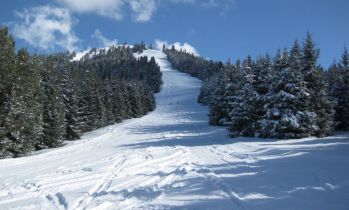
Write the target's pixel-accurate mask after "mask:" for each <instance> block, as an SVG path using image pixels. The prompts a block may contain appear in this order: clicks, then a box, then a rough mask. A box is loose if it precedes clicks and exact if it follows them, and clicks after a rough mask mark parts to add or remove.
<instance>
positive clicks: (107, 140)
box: [0, 50, 349, 210]
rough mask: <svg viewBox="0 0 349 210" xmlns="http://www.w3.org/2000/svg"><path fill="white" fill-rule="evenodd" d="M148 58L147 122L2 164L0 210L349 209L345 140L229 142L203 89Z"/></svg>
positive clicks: (160, 59)
mask: <svg viewBox="0 0 349 210" xmlns="http://www.w3.org/2000/svg"><path fill="white" fill-rule="evenodd" d="M143 55H147V56H155V58H156V61H157V63H158V64H159V65H160V66H161V70H162V72H163V81H164V85H163V88H162V91H161V92H160V93H159V94H157V96H156V99H157V109H156V110H155V111H154V112H151V113H149V114H148V115H146V116H144V117H142V118H138V119H132V120H127V121H125V122H123V123H121V124H117V125H112V126H108V127H106V128H103V129H99V130H97V131H94V132H91V133H88V134H86V135H84V136H83V138H82V140H79V141H75V142H69V143H68V145H66V146H64V147H62V148H57V149H52V150H45V151H41V152H40V153H36V154H34V155H32V156H29V157H23V158H18V159H4V160H0V209H1V210H6V209H23V210H30V209H33V210H38V209H61V210H65V209H267V210H271V209H275V210H280V209H283V210H285V209H290V210H291V209H293V210H297V209H317V210H319V209H328V210H332V209H336V210H340V209H343V210H344V209H348V206H349V134H348V133H341V134H337V135H336V136H333V137H328V138H323V139H311V138H308V139H302V140H280V141H275V140H267V139H249V138H236V139H231V138H228V137H227V134H228V133H227V131H226V130H225V129H224V128H219V127H212V126H208V125H207V120H208V119H207V108H206V107H203V106H201V105H199V104H197V103H196V98H197V95H198V93H199V88H200V81H198V80H197V79H195V78H192V77H189V76H188V75H186V74H183V73H179V72H177V71H175V70H173V69H171V67H170V64H169V63H168V61H167V60H166V56H165V55H164V54H163V53H162V52H161V51H156V50H146V51H145V52H144V53H143Z"/></svg>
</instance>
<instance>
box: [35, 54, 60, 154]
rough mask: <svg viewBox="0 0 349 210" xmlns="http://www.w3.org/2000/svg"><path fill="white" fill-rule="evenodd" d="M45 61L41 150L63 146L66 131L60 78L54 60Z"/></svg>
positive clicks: (43, 68)
mask: <svg viewBox="0 0 349 210" xmlns="http://www.w3.org/2000/svg"><path fill="white" fill-rule="evenodd" d="M44 59H45V60H44V63H43V65H42V69H41V86H42V89H43V100H42V104H43V122H44V125H43V139H42V142H41V143H40V144H38V145H37V147H38V148H40V149H41V148H50V147H58V146H60V145H62V142H63V137H64V135H65V131H66V121H65V111H64V103H63V100H62V97H61V94H60V93H61V91H60V90H59V81H58V76H57V74H56V72H55V70H54V64H53V60H52V58H44Z"/></svg>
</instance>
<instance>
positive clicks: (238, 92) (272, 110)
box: [164, 33, 349, 139]
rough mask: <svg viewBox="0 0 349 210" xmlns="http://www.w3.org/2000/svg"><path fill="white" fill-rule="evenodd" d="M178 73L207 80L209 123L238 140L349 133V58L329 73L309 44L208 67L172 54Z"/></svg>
mask: <svg viewBox="0 0 349 210" xmlns="http://www.w3.org/2000/svg"><path fill="white" fill-rule="evenodd" d="M164 52H165V53H166V54H167V56H168V60H169V61H170V62H171V64H172V65H173V67H174V68H176V69H178V70H180V71H182V72H185V73H189V74H190V75H192V76H194V77H198V78H199V79H201V80H202V88H201V93H200V95H199V97H198V101H199V102H200V103H202V104H204V105H208V106H209V121H210V122H209V123H210V124H212V125H221V126H227V127H228V129H229V130H230V132H231V136H232V137H236V136H249V137H263V138H281V139H283V138H304V137H309V136H316V137H323V136H327V135H329V134H331V133H332V132H333V131H334V130H346V131H348V130H349V121H348V119H349V54H348V51H347V49H346V48H345V49H344V52H343V55H342V57H341V59H340V62H334V63H333V65H332V66H331V67H330V68H329V69H325V68H323V67H321V66H319V65H318V64H317V59H318V57H319V53H320V50H319V49H317V47H316V45H315V43H314V41H313V39H312V37H311V35H310V34H309V33H308V34H307V36H306V38H305V40H304V42H303V43H302V44H300V43H299V42H298V41H295V42H294V44H293V46H292V48H291V49H290V50H289V49H283V50H278V51H277V52H276V54H275V55H274V56H271V55H268V54H267V55H263V56H259V57H257V58H256V59H252V57H251V56H248V57H247V58H246V59H244V60H243V61H240V60H237V61H236V62H235V63H232V62H231V61H230V60H229V61H228V62H227V63H225V64H223V63H221V62H214V61H208V60H206V59H204V58H202V57H198V56H195V55H193V54H190V53H187V52H185V51H176V50H175V49H174V48H173V47H172V49H166V47H164Z"/></svg>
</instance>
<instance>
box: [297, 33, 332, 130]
mask: <svg viewBox="0 0 349 210" xmlns="http://www.w3.org/2000/svg"><path fill="white" fill-rule="evenodd" d="M319 52H320V51H319V50H318V49H316V47H315V44H314V42H313V39H312V36H311V35H310V33H307V36H306V39H305V41H304V45H303V55H302V73H303V77H304V81H305V83H306V86H307V88H308V90H309V92H310V93H309V94H310V95H311V98H310V103H309V106H310V107H309V111H311V112H315V113H316V128H315V129H314V133H313V135H315V136H318V137H321V136H325V135H328V134H330V133H331V131H332V130H333V114H334V112H333V104H332V103H331V102H330V101H329V100H328V99H329V98H328V94H327V86H326V83H325V81H324V80H323V78H324V72H323V71H320V70H319V69H318V68H317V66H316V63H317V59H318V57H319Z"/></svg>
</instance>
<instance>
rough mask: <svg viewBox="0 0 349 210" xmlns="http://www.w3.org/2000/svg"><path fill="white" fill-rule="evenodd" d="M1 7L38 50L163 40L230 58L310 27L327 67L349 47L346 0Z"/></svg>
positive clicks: (72, 1)
mask: <svg viewBox="0 0 349 210" xmlns="http://www.w3.org/2000/svg"><path fill="white" fill-rule="evenodd" d="M0 10H1V12H0V23H1V24H6V25H8V26H9V27H10V30H11V32H12V33H13V34H14V36H15V38H16V41H17V45H18V47H27V48H29V49H30V50H32V51H37V52H52V51H62V50H83V49H87V48H90V47H102V46H104V45H109V44H113V43H124V42H127V43H136V42H140V41H144V42H146V43H153V44H154V46H155V40H161V41H163V42H167V43H169V44H171V43H174V42H179V43H177V45H178V46H182V47H185V48H187V49H190V50H194V48H195V50H196V52H198V53H199V54H200V55H201V56H203V57H208V58H211V59H215V60H222V61H226V60H227V59H228V58H231V59H232V60H236V59H237V58H244V57H246V56H247V55H248V54H250V55H252V56H254V57H255V56H258V55H261V54H264V53H270V54H274V53H275V51H276V50H277V49H278V48H284V47H291V45H292V43H293V41H294V40H295V39H299V40H300V41H302V40H303V38H304V36H305V34H306V32H307V31H310V32H311V33H312V34H313V37H314V40H315V42H316V44H317V46H318V47H319V48H320V49H321V55H320V60H319V62H320V63H321V64H323V65H324V66H328V65H329V64H330V63H332V61H333V59H334V58H339V57H340V55H341V53H342V51H343V47H344V45H347V46H348V45H349V23H348V20H349V1H348V0H97V1H95V0H45V1H44V0H5V1H3V2H2V6H1V9H0ZM161 43H162V42H161ZM184 43H187V44H186V45H185V46H184V45H183V44H184ZM191 46H192V48H190V47H191Z"/></svg>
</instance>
